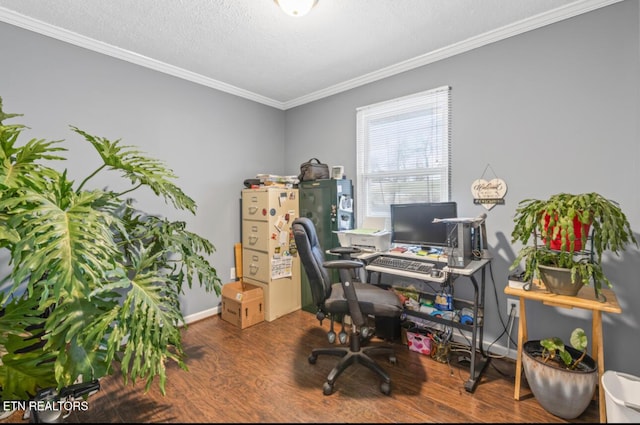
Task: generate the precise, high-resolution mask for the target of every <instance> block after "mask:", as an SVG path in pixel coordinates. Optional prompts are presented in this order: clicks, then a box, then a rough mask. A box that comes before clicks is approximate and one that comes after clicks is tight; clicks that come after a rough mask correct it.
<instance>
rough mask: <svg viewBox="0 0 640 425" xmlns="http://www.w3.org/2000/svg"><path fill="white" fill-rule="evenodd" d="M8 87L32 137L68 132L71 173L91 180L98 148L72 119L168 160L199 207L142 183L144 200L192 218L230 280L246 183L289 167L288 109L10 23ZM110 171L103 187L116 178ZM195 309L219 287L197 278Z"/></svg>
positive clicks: (186, 300)
mask: <svg viewBox="0 0 640 425" xmlns="http://www.w3.org/2000/svg"><path fill="white" fill-rule="evenodd" d="M0 40H2V65H1V66H0V96H1V97H2V98H3V101H4V102H3V103H4V109H5V110H6V111H7V112H14V113H22V114H24V116H23V117H20V118H19V119H14V120H12V121H11V122H12V123H18V122H19V123H23V124H25V125H27V126H29V127H30V128H31V130H30V131H28V132H24V133H23V137H24V139H23V141H25V142H26V140H27V137H28V138H45V139H47V140H57V139H65V140H66V141H67V148H69V150H70V151H69V152H68V155H67V156H68V158H69V159H70V161H68V164H67V166H68V168H69V169H70V173H71V178H74V179H76V180H78V181H80V180H82V179H83V178H84V177H85V176H86V175H87V174H88V173H89V172H91V171H93V170H94V169H95V167H96V166H97V165H96V164H97V160H98V159H99V158H97V154H96V153H94V152H92V151H91V148H90V147H88V146H85V145H86V142H85V143H84V144H83V140H82V139H81V138H79V136H78V135H76V134H75V133H73V132H72V131H71V130H70V129H69V125H70V124H71V125H75V126H77V127H79V128H81V129H83V130H85V131H87V132H89V133H91V134H94V135H97V136H102V137H106V138H108V139H111V140H115V139H122V142H123V143H124V144H129V145H136V146H138V147H139V148H140V149H141V150H142V151H144V152H146V154H147V155H149V156H152V157H156V158H159V159H161V160H163V161H165V162H166V163H167V165H168V166H169V168H171V169H172V170H173V171H174V172H175V174H176V175H177V176H178V177H179V179H178V180H177V181H176V183H177V184H178V185H179V186H180V187H181V188H182V189H183V190H184V192H185V193H186V194H187V195H189V196H191V197H192V198H193V199H194V200H195V201H196V203H197V205H198V211H197V215H196V216H193V215H191V214H190V213H178V212H174V211H173V210H172V208H169V207H167V206H165V204H164V202H163V201H161V200H157V199H156V198H155V197H154V196H153V195H152V194H149V193H145V192H140V191H139V192H134V197H135V198H136V199H137V201H138V202H137V207H138V208H141V209H144V210H146V211H148V212H153V213H161V214H162V215H164V216H167V217H170V218H172V219H182V220H185V221H186V222H187V224H188V227H189V229H190V230H192V231H194V232H196V233H198V234H200V235H201V236H204V237H206V238H207V239H209V240H210V241H211V242H212V243H213V244H214V245H215V247H216V249H217V251H216V252H215V253H214V254H213V255H212V256H211V258H210V261H211V262H212V264H213V265H214V267H216V268H217V270H218V273H219V275H220V277H221V279H222V281H223V282H227V281H229V277H230V276H229V271H230V268H231V267H233V266H234V259H233V244H234V243H235V242H240V219H239V215H240V208H239V206H240V203H239V202H240V201H239V199H240V190H241V189H242V188H243V181H244V179H246V178H249V177H255V175H256V173H276V174H277V173H280V172H281V171H282V170H283V168H284V162H285V156H284V113H283V111H281V110H278V109H275V108H271V107H268V106H264V105H261V104H258V103H255V102H252V101H249V100H245V99H242V98H239V97H236V96H232V95H229V94H225V93H222V92H219V91H216V90H213V89H209V88H205V87H202V86H200V85H197V84H194V83H191V82H187V81H184V80H181V79H178V78H175V77H172V76H168V75H166V74H163V73H160V72H156V71H152V70H149V69H146V68H143V67H140V66H137V65H133V64H130V63H128V62H124V61H121V60H117V59H114V58H111V57H108V56H104V55H101V54H98V53H95V52H92V51H89V50H85V49H82V48H79V47H76V46H73V45H70V44H66V43H63V42H61V41H58V40H54V39H51V38H48V37H45V36H42V35H39V34H36V33H32V32H29V31H26V30H23V29H20V28H17V27H14V26H11V25H8V24H4V23H0ZM108 177H109V176H108V175H105V176H103V178H102V179H101V180H96V182H95V183H96V185H97V187H103V186H109V185H114V184H115V183H114V180H113V179H109V178H108ZM182 298H183V312H184V314H185V315H186V316H189V315H193V314H196V313H199V312H203V311H206V310H209V309H213V308H217V306H218V304H219V299H218V297H217V296H216V294H215V293H211V294H206V293H205V292H204V290H203V289H202V288H199V287H198V288H194V289H193V290H190V291H188V292H187V294H186V295H185V296H184V297H182Z"/></svg>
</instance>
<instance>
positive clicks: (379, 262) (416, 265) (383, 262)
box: [370, 255, 434, 274]
mask: <svg viewBox="0 0 640 425" xmlns="http://www.w3.org/2000/svg"><path fill="white" fill-rule="evenodd" d="M370 264H371V265H374V266H379V267H386V268H390V269H396V270H404V271H408V272H414V273H424V274H429V273H431V270H432V269H433V266H434V265H433V264H431V263H427V262H424V261H413V260H407V259H404V258H397V257H385V256H384V255H381V256H378V257H376V258H374V259H373V261H372V262H371V263H370Z"/></svg>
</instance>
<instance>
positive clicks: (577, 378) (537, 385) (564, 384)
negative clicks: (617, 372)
mask: <svg viewBox="0 0 640 425" xmlns="http://www.w3.org/2000/svg"><path fill="white" fill-rule="evenodd" d="M565 349H566V350H567V351H568V352H569V353H570V354H571V357H573V358H574V359H576V358H578V357H580V354H581V353H580V352H579V351H578V350H576V349H574V348H573V347H569V346H566V345H565ZM541 353H542V346H541V345H540V341H539V340H533V341H527V342H525V343H524V345H523V351H522V365H523V367H524V373H525V376H526V378H527V383H528V384H529V388H531V392H532V393H533V395H534V396H535V398H536V400H538V403H540V405H541V406H542V407H543V408H544V409H545V410H546V411H547V412H549V413H551V414H553V415H556V416H558V417H560V418H563V419H574V418H577V417H578V416H580V415H581V414H582V413H583V412H584V411H585V410H586V408H587V407H588V406H589V403H590V402H591V399H592V398H593V395H594V392H595V389H596V384H597V383H598V366H597V364H596V362H595V361H594V360H593V358H592V357H590V356H585V357H584V359H583V360H582V363H581V366H582V367H580V368H576V369H575V370H569V369H559V368H557V367H554V366H552V365H550V364H545V363H543V362H542V360H541V358H540V354H541Z"/></svg>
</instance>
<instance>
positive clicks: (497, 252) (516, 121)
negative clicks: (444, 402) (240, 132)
mask: <svg viewBox="0 0 640 425" xmlns="http://www.w3.org/2000/svg"><path fill="white" fill-rule="evenodd" d="M639 13H640V12H639V10H638V2H637V1H625V2H622V3H617V4H615V5H612V6H608V7H605V8H603V9H599V10H596V11H593V12H590V13H587V14H585V15H581V16H578V17H575V18H572V19H569V20H566V21H563V22H559V23H556V24H552V25H550V26H547V27H543V28H540V29H537V30H534V31H531V32H528V33H525V34H521V35H518V36H516V37H512V38H509V39H507V40H503V41H500V42H497V43H494V44H490V45H487V46H484V47H481V48H478V49H475V50H472V51H469V52H467V53H464V54H460V55H457V56H454V57H451V58H449V59H445V60H441V61H438V62H436V63H433V64H430V65H427V66H424V67H421V68H418V69H415V70H412V71H409V72H405V73H403V74H400V75H397V76H394V77H391V78H387V79H385V80H382V81H378V82H375V83H371V84H368V85H366V86H362V87H359V88H356V89H353V90H351V91H348V92H344V93H342V94H338V95H335V96H332V97H330V98H327V99H323V100H320V101H317V102H314V103H311V104H307V105H302V106H299V107H297V108H294V109H290V110H288V111H286V120H285V123H286V127H285V138H286V152H287V163H286V167H287V170H286V172H287V174H292V173H295V172H296V171H297V166H298V165H299V164H300V163H301V162H303V161H305V160H307V159H309V158H310V157H318V158H320V159H321V160H322V161H324V162H327V163H328V164H330V165H344V166H345V173H346V174H347V176H348V177H349V178H355V171H356V147H355V135H356V119H355V117H356V108H357V107H359V106H363V105H368V104H372V103H375V102H380V101H383V100H387V99H392V98H395V97H399V96H403V95H407V94H411V93H415V92H419V91H422V90H427V89H430V88H435V87H439V86H441V85H450V86H451V87H452V124H453V128H452V146H453V156H452V157H453V174H452V180H453V190H452V198H453V200H455V201H457V203H458V210H459V214H460V215H461V216H475V215H478V214H480V213H482V212H484V211H486V210H485V209H484V208H483V207H481V206H477V205H474V204H473V198H472V195H471V183H472V182H473V180H475V179H477V178H480V177H481V176H482V175H483V172H484V171H485V168H486V167H487V165H490V166H491V169H490V170H488V171H487V174H485V178H487V179H489V178H492V177H494V174H493V172H495V175H496V176H497V177H499V178H502V179H503V180H505V182H506V183H507V185H508V191H507V194H506V198H505V201H506V202H505V205H498V206H495V207H494V208H493V209H491V210H490V211H487V214H488V218H487V232H488V243H489V246H490V251H491V254H492V255H493V257H494V261H493V263H492V270H491V272H492V273H491V275H490V276H489V279H488V285H487V289H486V306H487V307H486V310H485V320H486V328H485V340H486V342H487V343H490V342H492V341H494V340H495V339H496V338H497V337H498V336H499V335H500V334H501V333H502V331H503V326H502V323H501V322H500V320H499V318H498V314H501V315H502V316H503V320H504V321H505V323H506V296H505V294H504V292H503V290H504V287H505V285H506V282H507V276H508V274H509V270H508V267H509V265H510V264H511V262H512V260H513V259H514V258H515V255H516V252H517V251H516V250H517V249H518V248H519V247H517V246H512V245H511V243H510V234H511V229H512V225H513V222H512V217H513V214H514V210H515V208H516V206H517V203H518V202H519V201H520V200H522V199H525V198H529V197H546V196H548V195H551V194H553V193H557V192H563V191H566V192H590V191H596V192H600V193H602V194H603V195H605V196H607V197H609V198H611V199H614V200H616V201H618V202H619V203H620V204H621V206H622V209H623V211H624V212H625V213H626V214H627V216H628V218H629V220H630V221H631V224H632V226H633V229H634V232H635V233H636V234H637V233H638V232H640V214H639V212H640V211H639V209H640V204H639V202H640V201H639V197H638V192H637V189H636V186H635V184H636V183H635V182H637V181H639V179H640V171H638V169H639V168H640V167H639V165H640V164H639V159H640V143H639V140H640V138H639V136H640V133H639V130H638V117H639V116H640V115H639V112H640V54H639V50H640V43H639V41H640V30H639ZM639 266H640V252H639V251H638V250H637V249H635V248H634V249H630V250H628V252H626V253H625V254H624V255H623V256H621V257H619V258H617V257H614V258H608V259H607V261H606V264H605V272H606V273H607V275H608V276H609V277H610V279H611V281H612V282H613V284H614V290H615V292H616V295H617V297H618V298H619V301H620V305H621V307H622V310H623V313H622V314H620V315H613V314H604V315H603V316H604V318H603V320H604V340H605V348H604V349H605V361H606V367H607V368H608V369H615V370H620V371H626V372H628V373H632V374H635V375H640V366H639V365H638V362H637V361H636V359H635V357H634V356H632V355H629V353H633V352H635V351H638V350H640V332H639V331H638V323H639V322H640V312H638V311H636V310H635V309H634V307H633V306H634V305H638V304H639V303H640V278H639V277H638V270H639V268H640V267H639ZM468 288H469V285H465V284H464V283H463V281H462V280H460V281H457V282H456V288H455V290H456V295H458V294H459V293H461V292H464V291H468ZM527 313H528V316H527V319H528V320H527V321H528V325H529V337H530V338H531V339H538V338H543V337H546V336H551V335H550V333H553V334H554V335H557V336H560V337H563V338H565V339H568V336H569V334H570V332H571V330H572V329H573V328H574V327H576V326H581V327H583V328H584V329H585V330H586V331H587V332H588V335H590V329H591V322H590V320H591V316H590V315H589V314H585V312H584V311H580V310H566V309H559V308H552V307H547V306H543V305H541V304H539V303H533V302H527ZM513 329H514V339H515V335H517V324H516V326H514V328H513ZM497 344H499V345H502V346H506V344H507V341H506V338H505V337H502V338H500V340H499V341H498V343H497ZM623 346H624V349H622V347H623ZM511 347H513V345H511ZM496 351H498V350H496ZM500 352H501V353H503V352H504V350H500ZM511 355H512V356H514V353H513V350H512V352H511Z"/></svg>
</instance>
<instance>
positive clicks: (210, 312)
mask: <svg viewBox="0 0 640 425" xmlns="http://www.w3.org/2000/svg"><path fill="white" fill-rule="evenodd" d="M221 312H222V309H221V308H220V306H217V307H213V308H210V309H208V310H204V311H200V312H198V313H195V314H190V315H188V316H185V318H184V322H185V323H186V324H187V325H188V324H189V323H193V322H197V321H198V320H202V319H206V318H208V317H211V316H215V315H216V314H220V313H221Z"/></svg>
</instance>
